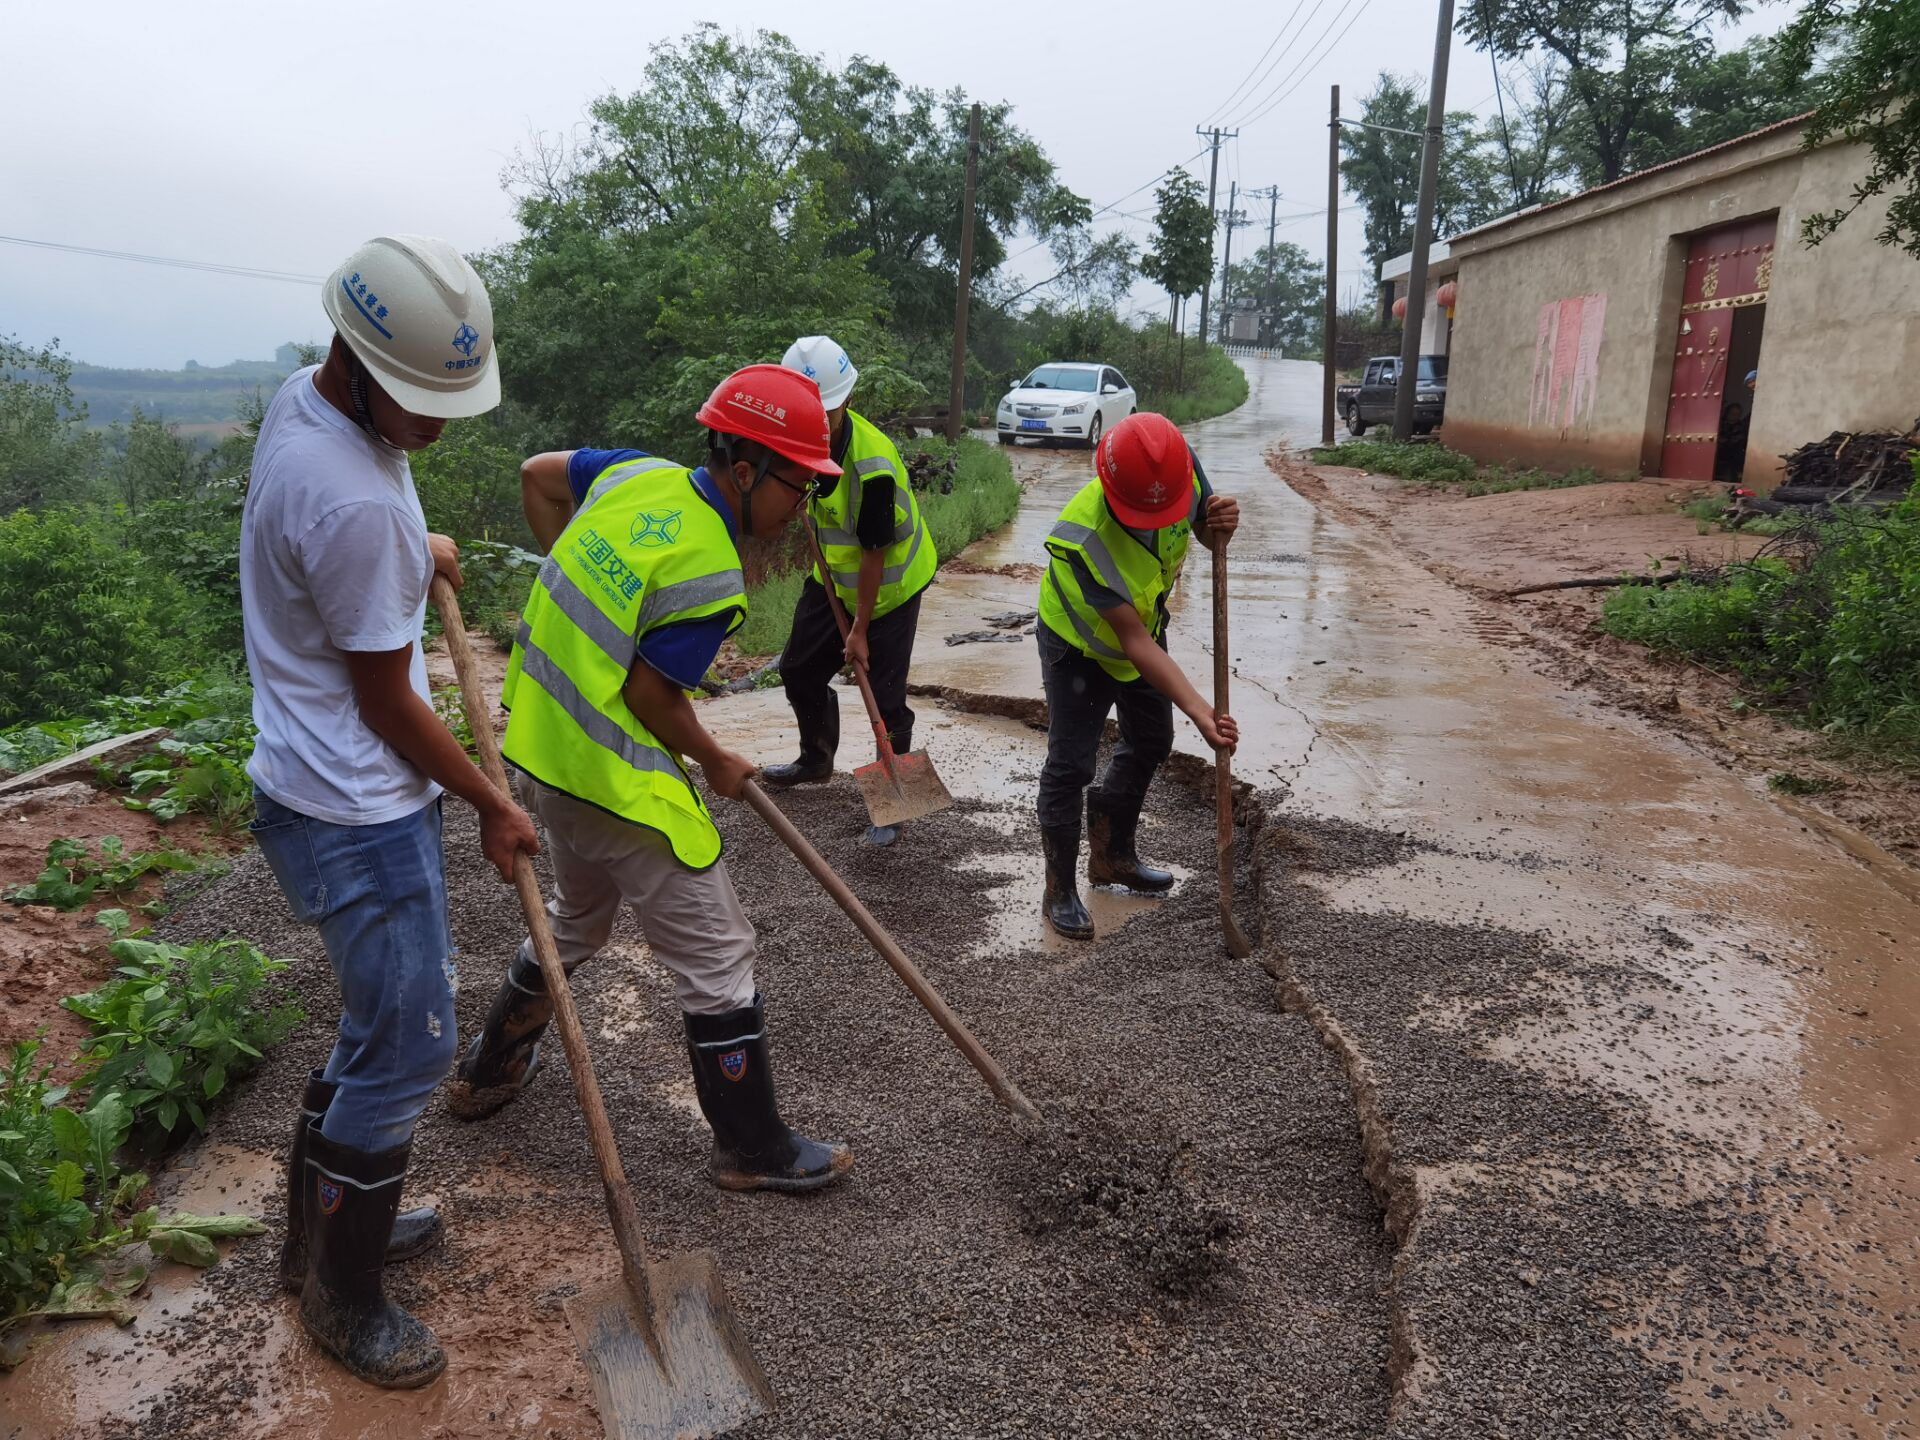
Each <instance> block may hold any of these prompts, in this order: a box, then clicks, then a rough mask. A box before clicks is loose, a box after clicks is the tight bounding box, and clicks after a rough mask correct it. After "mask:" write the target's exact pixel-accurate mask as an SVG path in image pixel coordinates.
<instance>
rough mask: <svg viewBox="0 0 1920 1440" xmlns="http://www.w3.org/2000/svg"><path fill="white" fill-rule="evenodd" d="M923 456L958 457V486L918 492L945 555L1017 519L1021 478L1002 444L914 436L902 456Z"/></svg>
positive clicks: (910, 458)
mask: <svg viewBox="0 0 1920 1440" xmlns="http://www.w3.org/2000/svg"><path fill="white" fill-rule="evenodd" d="M918 455H932V456H935V457H936V458H937V459H939V460H942V461H946V460H952V461H953V462H954V472H953V489H952V490H951V492H946V493H943V492H942V491H940V490H939V489H937V488H930V489H926V490H921V491H918V492H916V495H915V498H916V499H918V500H919V502H920V513H921V514H922V515H924V516H925V517H926V521H927V534H928V536H929V538H931V539H932V541H933V545H934V549H935V550H937V551H938V552H939V554H940V558H941V559H942V560H943V561H944V560H951V559H953V558H954V557H955V556H956V555H958V554H959V553H960V552H961V551H962V550H964V549H966V548H967V546H969V545H971V544H972V543H973V542H974V541H976V540H978V539H979V538H980V537H981V536H982V535H989V534H991V533H992V532H993V531H995V530H998V529H999V528H1000V527H1001V526H1002V525H1004V524H1006V523H1007V522H1008V521H1009V520H1011V519H1012V518H1013V513H1014V511H1016V510H1018V509H1019V508H1020V482H1019V481H1018V480H1016V479H1014V478H1013V464H1012V462H1011V461H1010V460H1008V459H1007V457H1006V455H1005V454H1004V453H1002V452H1001V449H1000V447H999V446H998V445H997V444H991V445H990V444H987V443H986V442H985V441H981V440H976V439H974V438H973V437H972V436H971V435H963V436H962V437H961V438H960V442H959V444H958V445H949V444H948V443H947V442H946V441H945V440H943V439H939V438H937V437H936V438H933V439H920V440H909V441H907V442H906V443H905V444H903V445H902V446H901V447H900V458H901V459H902V460H905V461H907V462H908V464H909V465H911V464H912V461H913V458H914V457H915V456H918Z"/></svg>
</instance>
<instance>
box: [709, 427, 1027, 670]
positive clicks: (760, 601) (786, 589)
mask: <svg viewBox="0 0 1920 1440" xmlns="http://www.w3.org/2000/svg"><path fill="white" fill-rule="evenodd" d="M920 455H932V456H933V457H934V458H935V460H936V461H946V460H949V459H950V460H952V462H953V474H952V476H951V479H952V484H953V488H952V490H951V491H950V492H948V493H945V494H943V493H941V490H940V481H939V479H938V478H936V480H935V481H934V483H933V484H932V485H930V486H929V487H928V488H927V489H925V490H917V491H915V492H914V495H915V498H916V499H917V500H918V501H919V502H920V513H921V514H922V515H923V516H924V517H925V518H926V522H927V533H928V534H929V535H930V536H931V537H932V539H933V547H934V549H935V550H936V551H937V552H939V555H940V558H941V559H942V560H951V559H952V558H953V557H954V556H955V555H958V554H959V553H960V552H961V551H962V550H964V549H966V548H967V546H969V545H971V544H972V543H973V542H974V541H975V540H978V539H979V538H980V537H981V536H982V535H987V534H990V533H992V532H993V531H995V530H998V529H999V528H1000V527H1001V526H1002V525H1004V524H1006V523H1007V522H1008V521H1009V520H1011V519H1012V518H1013V513H1014V511H1016V510H1018V509H1019V508H1020V482H1019V481H1018V480H1016V479H1014V478H1013V465H1012V462H1011V461H1009V460H1008V459H1007V457H1006V456H1005V455H1003V454H1002V453H1001V452H1000V447H999V446H998V445H990V444H987V443H986V442H984V441H981V440H976V439H974V438H973V437H972V436H970V435H968V436H963V437H961V440H960V442H959V444H958V445H957V446H954V445H949V444H948V443H947V442H946V441H945V440H941V439H937V438H936V439H925V440H909V441H907V442H906V443H905V444H903V445H902V446H901V447H900V458H901V459H902V460H904V461H906V462H907V464H908V465H909V466H911V465H912V464H913V461H914V459H915V457H917V456H920ZM935 473H936V476H938V474H939V471H938V469H936V472H935ZM805 574H806V572H805V570H804V569H800V570H789V571H785V572H782V573H780V574H775V575H769V576H768V577H767V578H766V579H765V580H763V581H761V582H760V584H758V585H755V586H753V587H752V588H751V589H749V590H748V591H747V623H746V624H744V625H742V626H741V627H740V628H739V629H738V630H736V631H735V632H734V635H733V643H734V645H735V646H736V647H737V648H738V649H739V651H740V653H741V654H743V655H756V656H757V655H777V654H779V653H780V649H781V647H782V646H784V645H785V644H786V643H787V632H788V631H790V630H791V629H792V628H793V609H794V606H796V605H798V604H799V603H800V585H801V581H802V580H803V579H804V578H805Z"/></svg>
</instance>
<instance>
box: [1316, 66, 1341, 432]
mask: <svg viewBox="0 0 1920 1440" xmlns="http://www.w3.org/2000/svg"><path fill="white" fill-rule="evenodd" d="M1339 278H1340V87H1339V86H1338V85H1336V86H1334V87H1333V109H1332V111H1331V113H1330V114H1329V116H1328V119H1327V313H1326V323H1325V325H1324V327H1323V328H1322V331H1321V338H1320V384H1321V394H1320V443H1321V444H1322V445H1331V444H1333V382H1334V373H1333V367H1334V340H1335V338H1336V334H1337V332H1338V330H1339V325H1340V310H1339V307H1338V305H1337V304H1336V303H1335V300H1334V286H1335V285H1337V284H1338V283H1339Z"/></svg>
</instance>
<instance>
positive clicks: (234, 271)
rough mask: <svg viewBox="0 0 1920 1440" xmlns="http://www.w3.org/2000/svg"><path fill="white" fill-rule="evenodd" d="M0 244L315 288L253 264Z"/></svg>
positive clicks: (315, 278) (311, 278)
mask: <svg viewBox="0 0 1920 1440" xmlns="http://www.w3.org/2000/svg"><path fill="white" fill-rule="evenodd" d="M0 244H6V245H24V246H27V247H28V248H29V249H34V250H55V251H59V252H61V253H63V254H68V255H90V256H93V257H94V258H96V259H101V260H126V261H132V262H134V263H136V264H140V265H161V266H165V267H167V268H168V269H172V270H197V271H200V272H201V273H202V274H207V275H237V276H240V277H241V278H242V279H246V280H278V281H280V282H282V283H283V284H288V285H319V284H321V283H322V282H323V280H324V278H325V277H323V276H320V275H298V274H295V273H293V272H292V271H289V270H267V269H263V268H261V267H259V266H257V265H225V264H222V263H220V262H219V261H216V260H182V259H179V258H178V257H176V256H171V255H141V254H138V253H136V252H135V251H132V250H103V249H100V248H98V247H96V246H92V245H67V244H63V243H62V242H60V241H58V240H29V239H27V238H26V237H25V236H23V235H0Z"/></svg>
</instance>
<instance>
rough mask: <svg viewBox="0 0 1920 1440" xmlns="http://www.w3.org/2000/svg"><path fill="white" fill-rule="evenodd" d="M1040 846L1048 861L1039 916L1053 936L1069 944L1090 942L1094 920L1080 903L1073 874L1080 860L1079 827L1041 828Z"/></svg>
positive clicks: (1051, 826) (1047, 826)
mask: <svg viewBox="0 0 1920 1440" xmlns="http://www.w3.org/2000/svg"><path fill="white" fill-rule="evenodd" d="M1040 844H1041V847H1042V848H1043V849H1044V850H1045V851H1046V857H1047V888H1046V891H1045V894H1044V898H1042V900H1041V902H1040V913H1041V914H1042V915H1044V916H1046V919H1047V924H1049V925H1051V926H1052V927H1053V930H1054V933H1055V934H1056V935H1061V936H1064V937H1065V938H1066V939H1068V940H1091V939H1092V938H1093V917H1092V916H1091V915H1089V914H1087V907H1086V906H1085V905H1082V904H1081V903H1080V890H1079V887H1078V886H1077V885H1075V883H1074V879H1073V872H1074V870H1075V868H1076V866H1077V864H1078V862H1079V859H1080V827H1079V826H1078V825H1043V826H1041V828H1040Z"/></svg>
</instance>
